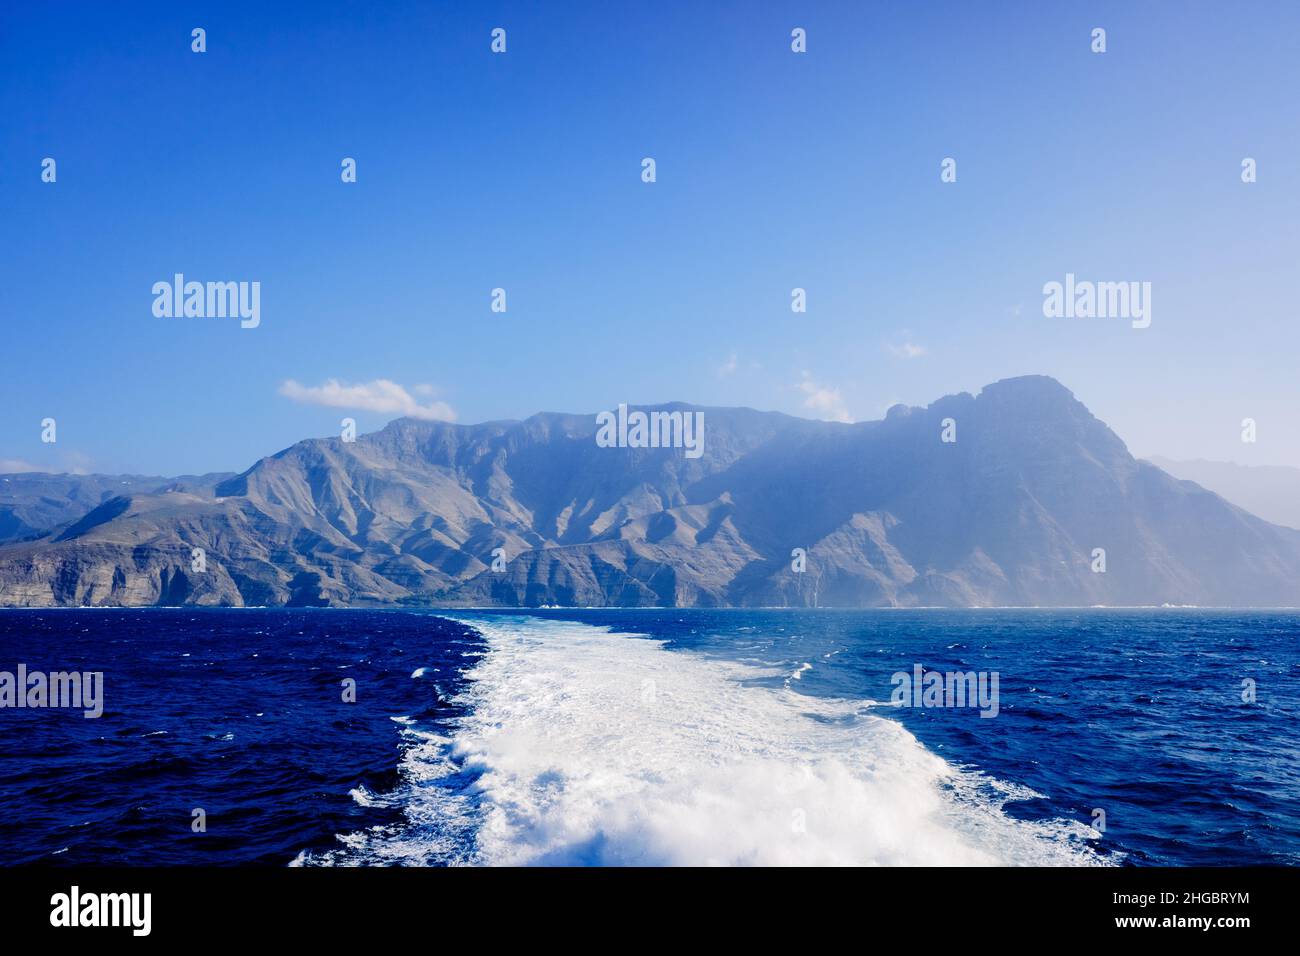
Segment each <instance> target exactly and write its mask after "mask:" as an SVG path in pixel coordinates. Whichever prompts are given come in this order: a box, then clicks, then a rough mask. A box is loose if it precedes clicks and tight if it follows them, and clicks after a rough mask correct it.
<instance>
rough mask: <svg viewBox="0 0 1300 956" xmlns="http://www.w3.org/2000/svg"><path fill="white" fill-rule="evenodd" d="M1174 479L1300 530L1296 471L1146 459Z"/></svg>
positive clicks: (1299, 476) (1299, 478) (1299, 486)
mask: <svg viewBox="0 0 1300 956" xmlns="http://www.w3.org/2000/svg"><path fill="white" fill-rule="evenodd" d="M1148 460H1149V461H1150V462H1151V463H1152V464H1153V465H1155V466H1157V467H1158V468H1163V469H1164V470H1165V471H1167V472H1169V474H1171V475H1173V476H1174V477H1175V478H1182V479H1183V480H1185V481H1194V482H1196V483H1197V484H1198V485H1200V486H1201V487H1202V488H1208V489H1209V490H1210V491H1213V492H1214V493H1215V494H1216V495H1220V496H1222V497H1223V498H1225V499H1227V500H1228V501H1231V502H1232V503H1233V504H1234V505H1238V506H1240V507H1242V508H1245V509H1246V510H1247V511H1249V512H1250V513H1251V514H1255V515H1259V516H1260V517H1261V518H1263V519H1264V520H1265V521H1271V522H1273V523H1274V524H1280V525H1285V526H1286V527H1288V528H1300V468H1290V467H1287V466H1286V465H1238V464H1236V463H1234V462H1230V461H1205V460H1203V459H1196V460H1193V461H1173V460H1171V459H1168V458H1158V457H1155V456H1153V457H1151V458H1150V459H1148Z"/></svg>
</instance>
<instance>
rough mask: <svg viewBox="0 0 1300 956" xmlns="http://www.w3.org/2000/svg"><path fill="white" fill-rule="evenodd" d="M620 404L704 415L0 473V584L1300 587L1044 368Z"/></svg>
mask: <svg viewBox="0 0 1300 956" xmlns="http://www.w3.org/2000/svg"><path fill="white" fill-rule="evenodd" d="M638 410H639V411H641V412H644V413H646V414H645V415H642V416H640V417H639V418H638V416H636V415H635V414H633V413H634V412H635V411H638ZM655 412H660V413H663V414H661V415H652V414H651V413H655ZM620 415H622V420H627V419H632V420H633V421H639V420H644V421H647V422H650V421H653V422H680V421H686V422H690V421H700V422H702V423H703V431H702V442H701V445H700V449H699V451H700V453H699V454H698V455H695V456H692V455H688V454H686V451H687V449H683V448H681V447H653V446H650V444H649V442H648V441H647V442H644V443H638V442H636V441H630V440H626V439H627V437H628V436H626V435H619V436H617V437H619V439H620V441H618V442H614V443H613V444H611V442H610V441H605V442H598V441H597V435H598V430H599V429H600V428H601V425H600V424H598V417H597V415H596V414H589V415H570V414H557V413H541V414H538V415H534V416H533V417H531V418H529V419H527V420H525V421H502V422H487V423H484V424H479V425H456V424H449V423H443V422H430V421H418V420H414V419H399V420H397V421H394V422H391V423H390V424H389V425H388V426H386V427H385V428H383V429H382V430H380V431H378V432H375V433H373V434H368V435H361V436H358V437H356V439H355V440H353V441H344V440H343V439H342V438H329V439H322V438H313V439H307V440H305V441H301V442H298V443H297V444H295V445H293V446H292V447H290V448H287V449H285V450H284V451H282V452H280V453H278V454H276V455H272V456H271V457H269V458H264V459H262V460H261V461H259V462H257V463H256V464H254V465H253V466H252V467H251V468H249V469H248V470H247V471H245V472H243V473H242V474H238V475H236V474H214V475H204V476H187V477H185V478H144V477H140V476H119V477H110V476H102V475H92V476H71V475H42V474H18V475H8V476H0V606H7V607H54V606H99V605H103V606H148V605H210V606H261V605H267V606H326V605H386V604H391V605H429V606H507V607H514V606H529V607H539V606H542V605H559V606H705V607H723V606H744V607H755V606H797V607H809V606H821V607H914V606H946V607H972V606H1088V605H1127V606H1133V605H1161V604H1176V605H1203V606H1204V605H1225V606H1296V605H1300V531H1296V530H1292V529H1290V528H1286V527H1281V526H1278V525H1274V524H1270V523H1268V522H1267V521H1264V520H1263V519H1261V518H1258V517H1256V516H1254V515H1252V514H1250V513H1249V512H1247V511H1245V510H1243V509H1242V508H1240V507H1237V506H1235V505H1232V504H1229V503H1228V502H1227V501H1225V500H1224V499H1222V498H1220V497H1219V496H1217V495H1216V494H1214V493H1212V492H1210V491H1207V490H1205V489H1204V488H1202V487H1200V486H1199V485H1197V484H1194V483H1193V482H1190V481H1180V480H1178V479H1177V478H1174V477H1172V476H1171V475H1169V474H1168V473H1166V472H1165V471H1163V470H1161V469H1160V468H1158V467H1156V466H1155V465H1153V464H1151V463H1149V462H1145V461H1139V460H1137V459H1135V458H1134V457H1133V456H1132V455H1130V454H1129V452H1128V449H1127V448H1126V447H1125V445H1124V443H1123V442H1122V441H1121V440H1120V439H1119V437H1118V436H1116V435H1115V434H1114V432H1112V431H1111V430H1110V429H1109V428H1108V427H1107V426H1106V425H1105V424H1103V423H1102V422H1100V421H1098V420H1097V419H1096V418H1094V417H1093V416H1092V414H1091V413H1090V412H1089V411H1088V409H1087V408H1085V407H1084V405H1083V404H1082V403H1080V402H1079V401H1078V400H1076V399H1075V397H1074V396H1073V395H1072V394H1071V393H1070V392H1069V391H1068V390H1067V389H1066V388H1065V387H1063V386H1062V385H1061V384H1059V383H1058V382H1056V381H1055V380H1053V379H1051V378H1047V377H1043V376H1026V377H1021V378H1013V379H1006V380H1003V381H1000V382H997V383H995V384H992V385H988V386H986V387H985V388H984V389H983V390H982V391H981V392H980V393H979V395H977V396H972V395H970V394H967V393H962V394H957V395H949V396H947V397H944V398H941V399H939V400H938V401H936V402H934V403H933V404H931V405H929V406H928V407H925V408H911V407H904V406H901V405H899V406H895V407H894V408H891V409H890V410H889V412H888V413H887V415H886V417H885V418H884V419H883V420H881V421H873V422H859V423H856V424H842V423H835V422H822V421H810V420H806V419H800V418H795V417H791V416H789V415H784V414H780V413H776V412H759V411H754V410H752V409H745V408H701V407H697V406H691V405H685V404H680V403H674V404H669V405H660V406H653V407H650V406H638V407H636V408H634V409H633V411H632V412H622V411H621V412H620ZM675 416H676V417H675ZM665 427H667V426H665ZM665 434H667V432H665ZM633 437H635V436H633ZM697 437H699V436H697ZM656 444H657V442H656ZM666 444H671V443H667V442H666Z"/></svg>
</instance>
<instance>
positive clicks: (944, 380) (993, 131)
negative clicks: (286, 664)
mask: <svg viewBox="0 0 1300 956" xmlns="http://www.w3.org/2000/svg"><path fill="white" fill-rule="evenodd" d="M389 6H390V5H386V4H357V3H347V4H344V3H327V2H320V3H315V2H313V3H303V4H300V5H297V6H295V5H293V4H266V3H234V2H221V3H195V4H186V3H159V4H134V3H120V4H119V3H114V4H85V5H81V4H75V3H73V4H58V5H44V4H5V5H4V6H3V8H0V116H2V117H3V121H2V122H0V222H3V224H4V229H3V231H2V233H0V279H2V280H3V284H4V285H3V295H2V296H0V322H3V332H4V334H3V353H2V354H3V365H2V366H0V463H4V464H7V466H8V467H9V468H11V469H12V468H18V467H38V468H41V469H43V470H68V469H82V470H93V471H103V472H118V471H133V472H143V473H162V474H179V473H183V472H201V471H208V470H242V469H243V468H245V467H247V466H248V465H249V464H251V463H252V462H253V461H254V460H255V459H256V458H258V457H260V456H262V455H266V454H270V453H273V452H275V451H277V450H279V449H280V448H283V447H285V446H287V445H289V444H291V443H292V442H294V441H296V440H298V439H301V438H304V437H308V436H312V435H331V434H337V433H338V427H339V426H338V423H339V420H340V418H342V417H343V416H344V415H352V416H353V417H355V418H356V419H357V420H358V422H359V425H360V428H361V429H362V430H363V431H367V430H372V429H374V428H377V427H380V426H382V424H383V423H384V422H385V421H387V420H389V419H391V418H393V417H396V413H395V412H384V411H382V410H362V409H360V408H357V409H353V410H348V409H344V408H336V407H326V406H321V405H317V404H312V403H310V402H309V401H303V400H301V398H302V397H308V398H309V397H310V396H311V395H312V394H315V393H313V392H311V391H310V390H311V389H314V388H317V387H319V386H322V385H323V384H324V383H326V382H328V381H330V380H337V381H339V382H340V383H343V384H344V385H348V386H367V389H366V390H363V391H362V392H357V393H353V394H359V395H366V394H370V393H371V392H373V391H374V388H373V386H371V385H370V383H374V382H376V381H379V380H388V381H391V382H394V383H397V384H398V385H400V386H401V387H402V388H403V389H405V390H406V392H407V393H408V394H409V395H410V400H411V401H412V402H415V403H418V404H419V405H421V406H422V407H427V408H431V409H435V410H441V411H444V412H445V411H446V410H447V409H450V411H451V412H452V413H454V414H455V416H456V419H457V420H458V421H461V422H476V421H483V420H488V419H496V418H519V417H524V416H527V415H529V414H532V413H533V412H536V411H541V410H548V411H573V412H594V411H597V410H600V409H605V408H612V407H614V406H615V405H617V404H618V403H619V402H629V403H636V402H658V401H669V400H684V401H690V402H696V403H701V404H710V405H748V406H753V407H757V408H763V409H779V410H782V411H786V412H790V413H792V414H799V415H807V416H816V417H843V418H851V419H857V420H860V419H870V418H876V417H879V416H880V415H881V414H883V412H884V410H885V409H886V408H887V407H888V406H889V405H891V404H893V403H895V402H899V401H902V402H906V403H909V404H925V403H928V402H930V401H932V400H934V399H935V398H937V397H939V396H940V395H943V394H946V393H949V392H954V391H962V390H966V391H976V390H978V389H979V388H980V387H981V386H982V385H984V384H987V383H988V382H991V381H994V380H996V379H999V378H1004V377H1007V376H1011V375H1020V374H1028V373H1043V374H1049V375H1053V376H1055V377H1057V378H1058V379H1060V380H1061V381H1062V382H1063V383H1065V384H1066V385H1067V386H1068V387H1069V388H1071V389H1072V390H1073V391H1074V392H1075V394H1076V395H1077V396H1078V397H1079V398H1080V399H1081V400H1082V401H1084V402H1085V404H1087V405H1088V406H1089V407H1090V408H1091V409H1092V410H1093V412H1094V413H1096V414H1097V415H1098V416H1099V417H1100V418H1102V419H1103V420H1104V421H1106V422H1107V423H1108V424H1110V425H1111V426H1112V427H1113V428H1115V429H1116V431H1118V432H1119V434H1120V436H1121V437H1122V438H1124V439H1125V440H1126V441H1127V442H1128V444H1129V447H1130V449H1131V450H1132V451H1134V452H1135V453H1137V454H1143V455H1145V454H1163V455H1168V456H1171V457H1180V458H1191V457H1207V458H1213V459H1220V460H1235V461H1239V462H1243V463H1248V464H1249V463H1274V464H1291V465H1298V466H1300V420H1298V418H1297V415H1296V412H1295V409H1296V408H1297V407H1298V406H1300V403H1298V399H1300V385H1298V384H1297V375H1296V371H1295V365H1296V356H1297V355H1300V350H1298V349H1297V346H1300V331H1297V324H1298V323H1297V319H1300V316H1297V314H1296V307H1297V306H1296V304H1297V296H1296V289H1295V286H1296V276H1297V275H1298V274H1300V269H1298V268H1297V253H1298V252H1300V241H1298V237H1297V231H1298V230H1300V216H1298V215H1297V212H1300V210H1298V209H1297V206H1298V205H1300V203H1298V202H1297V197H1298V196H1300V187H1298V186H1297V180H1298V177H1300V122H1298V121H1297V114H1296V109H1295V92H1296V90H1297V89H1300V82H1298V81H1300V8H1298V7H1297V6H1296V5H1295V4H1294V3H1252V4H1248V5H1244V6H1243V5H1223V4H1218V5H1216V4H1199V3H1143V4H1132V3H1117V4H1100V3H1099V4H1064V3H1038V2H1026V3H999V4H983V3H981V4H974V3H952V4H943V3H924V2H919V3H908V4H889V5H884V4H867V3H843V4H838V3H802V4H797V3H763V2H736V3H712V2H698V3H662V2H655V3H619V4H613V5H611V4H596V3H591V4H586V3H564V4H560V3H554V4H539V3H535V2H529V3H514V4H492V3H468V2H466V3H438V4H434V3H421V4H406V5H397V4H394V5H391V6H392V7H394V8H393V9H390V8H389ZM796 26H799V27H804V28H805V29H806V30H807V33H808V52H807V53H806V54H794V53H792V52H791V50H790V31H791V29H792V28H794V27H796ZM1098 26H1100V27H1104V28H1105V29H1106V30H1107V52H1106V53H1104V54H1094V53H1092V52H1091V50H1090V32H1091V30H1092V29H1093V28H1094V27H1098ZM194 27H203V28H204V29H206V31H207V46H208V49H207V52H206V53H202V54H196V53H192V52H191V50H190V42H191V41H190V31H191V29H192V28H194ZM494 27H503V28H505V29H506V31H507V52H506V53H505V54H504V55H494V54H493V53H492V52H491V51H490V49H489V44H490V31H491V30H492V29H493V28H494ZM47 156H49V157H54V158H55V159H56V161H57V164H58V166H57V173H58V179H57V182H56V183H53V184H48V183H43V182H41V178H40V173H41V161H42V159H43V158H44V157H47ZM647 156H649V157H653V158H654V159H655V160H656V163H657V175H658V180H657V182H655V183H653V184H646V183H643V182H642V181H641V176H640V173H641V160H642V158H643V157H647ZM343 157H354V158H355V159H356V161H357V169H358V181H357V182H356V183H355V184H344V183H342V182H341V181H340V176H339V172H340V161H341V159H342V158H343ZM944 157H953V158H955V159H956V160H957V171H958V177H957V182H955V183H941V182H940V179H939V165H940V161H941V160H942V159H943V158H944ZM1243 157H1253V158H1255V159H1256V161H1257V163H1258V176H1259V181H1258V182H1256V183H1253V184H1249V185H1248V184H1243V183H1242V182H1241V179H1240V168H1241V161H1242V159H1243ZM176 272H182V273H184V274H185V275H186V277H187V278H189V279H198V280H214V281H218V280H219V281H226V280H244V281H253V280H256V281H259V282H260V283H261V325H260V326H259V327H258V328H256V329H241V328H239V325H238V323H237V321H232V320H223V319H203V318H188V319H185V318H170V319H167V318H157V317H155V316H154V315H153V313H152V304H153V296H152V293H151V291H150V290H151V287H152V285H153V283H155V282H158V281H169V280H170V279H171V277H172V275H173V274H174V273H176ZM1067 272H1073V273H1075V274H1077V275H1078V276H1080V277H1081V278H1091V279H1094V280H1105V281H1128V280H1135V281H1149V282H1151V283H1152V323H1151V327H1150V328H1147V329H1141V330H1138V329H1133V328H1131V327H1130V325H1129V323H1128V322H1126V321H1123V320H1117V319H1092V320H1087V319H1047V318H1044V316H1043V314H1042V302H1043V295H1042V286H1043V284H1044V283H1045V282H1049V281H1053V280H1057V281H1060V280H1063V278H1064V276H1065V274H1066V273H1067ZM495 287H502V288H504V289H505V290H506V294H507V303H508V311H507V312H506V313H504V314H497V313H493V312H492V311H491V310H490V308H489V305H490V293H491V290H492V289H493V288H495ZM794 287H803V288H805V289H806V290H807V295H808V311H807V313H806V314H794V313H792V312H791V310H790V290H791V289H792V288H794ZM287 381H293V382H296V383H298V384H299V385H300V386H302V390H303V391H301V393H300V399H299V400H295V399H294V398H291V397H289V396H286V395H285V394H283V392H284V390H285V389H284V383H285V382H287ZM417 386H425V387H423V388H418V389H417ZM439 403H441V404H439ZM369 404H372V405H375V404H377V402H376V401H374V400H372V401H370V402H369ZM378 404H381V403H378ZM381 407H382V404H381ZM46 417H54V418H55V419H56V420H57V422H58V429H59V430H58V442H57V443H56V444H54V445H49V444H43V443H42V442H41V440H40V439H41V427H40V423H41V420H42V419H43V418H46ZM1245 417H1252V418H1254V419H1256V421H1257V422H1258V441H1257V443H1256V444H1253V445H1247V444H1243V443H1242V442H1241V441H1240V431H1241V428H1240V422H1241V420H1242V419H1243V418H1245Z"/></svg>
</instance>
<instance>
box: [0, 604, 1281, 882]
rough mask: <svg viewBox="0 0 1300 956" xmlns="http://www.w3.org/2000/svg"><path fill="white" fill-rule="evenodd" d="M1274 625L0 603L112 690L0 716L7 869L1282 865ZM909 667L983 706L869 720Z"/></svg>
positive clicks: (2, 657)
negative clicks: (963, 682)
mask: <svg viewBox="0 0 1300 956" xmlns="http://www.w3.org/2000/svg"><path fill="white" fill-rule="evenodd" d="M1298 641H1300V614H1297V613H1295V612H1289V611H1288V612H1264V611H1260V612H1229V611H1200V610H1123V611H1121V610H1080V611H1025V610H979V611H940V610H919V611H896V610H879V611H829V610H823V611H797V610H770V611H766V610H765V611H748V610H722V611H708V610H589V611H582V610H578V611H573V610H563V611H558V610H556V611H548V610H543V611H535V612H529V613H527V614H521V613H518V612H498V611H456V612H439V611H411V610H373V611H372V610H331V609H302V610H189V609H185V610H164V609H142V610H107V609H106V610H56V611H0V671H8V672H14V671H15V670H16V668H17V666H18V665H19V664H24V665H26V667H27V669H28V671H29V672H33V671H43V672H51V671H70V670H78V671H100V672H102V673H103V675H104V677H103V680H104V691H103V697H104V712H103V716H101V717H99V718H97V719H87V718H85V717H84V716H83V714H82V712H81V710H67V709H64V710H61V709H39V708H32V709H26V708H24V709H14V708H5V709H0V864H14V863H42V864H52V865H59V864H76V865H91V864H209V865H210V864H248V863H255V864H263V865H272V866H283V865H290V864H296V865H373V864H422V865H441V864H466V863H468V864H494V865H523V864H614V865H621V864H760V865H762V864H882V865H907V864H977V865H978V864H1031V865H1032V864H1061V865H1092V864H1105V865H1121V866H1149V865H1186V864H1208V865H1228V864H1237V865H1242V864H1289V865H1295V864H1297V863H1300V748H1298V746H1297V744H1298V742H1300V735H1297V733H1296V721H1297V719H1298V718H1300V643H1298ZM918 667H919V668H921V669H922V672H936V671H937V672H939V673H940V674H941V675H942V674H945V673H948V672H963V673H969V672H975V673H976V674H984V675H985V676H986V677H988V676H990V675H992V674H993V673H996V674H997V675H998V685H997V688H998V696H997V713H996V716H993V717H981V716H980V709H979V708H978V707H974V706H933V707H904V706H895V705H893V704H891V694H893V693H894V691H895V687H896V686H897V683H898V682H897V681H895V680H893V679H892V678H893V675H895V674H900V673H901V674H907V675H913V674H915V673H916V672H917V671H916V669H917V668H918ZM349 680H350V681H355V700H345V699H344V698H345V690H346V689H347V688H346V687H345V681H349ZM986 686H987V685H986ZM1249 689H1253V697H1252V696H1251V694H1249V693H1246V691H1247V690H1249ZM1243 696H1245V697H1246V698H1247V699H1243ZM949 703H951V701H949ZM967 703H970V702H967ZM984 709H985V712H988V710H989V708H987V707H985V708H984ZM196 810H201V811H202V814H201V818H202V820H203V822H204V824H205V827H204V828H203V831H202V832H195V825H194V821H195V819H196V817H195V811H196Z"/></svg>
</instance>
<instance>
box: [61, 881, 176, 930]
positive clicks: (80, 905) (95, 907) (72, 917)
mask: <svg viewBox="0 0 1300 956" xmlns="http://www.w3.org/2000/svg"><path fill="white" fill-rule="evenodd" d="M50 907H51V908H50V925H51V926H59V927H63V926H68V927H76V926H127V927H130V929H131V935H132V936H148V935H149V931H150V930H151V929H152V928H153V926H152V924H153V919H152V915H153V894H152V893H82V892H81V888H80V887H78V886H74V887H72V889H71V890H70V891H69V892H67V893H55V894H54V895H53V896H51V897H50Z"/></svg>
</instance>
